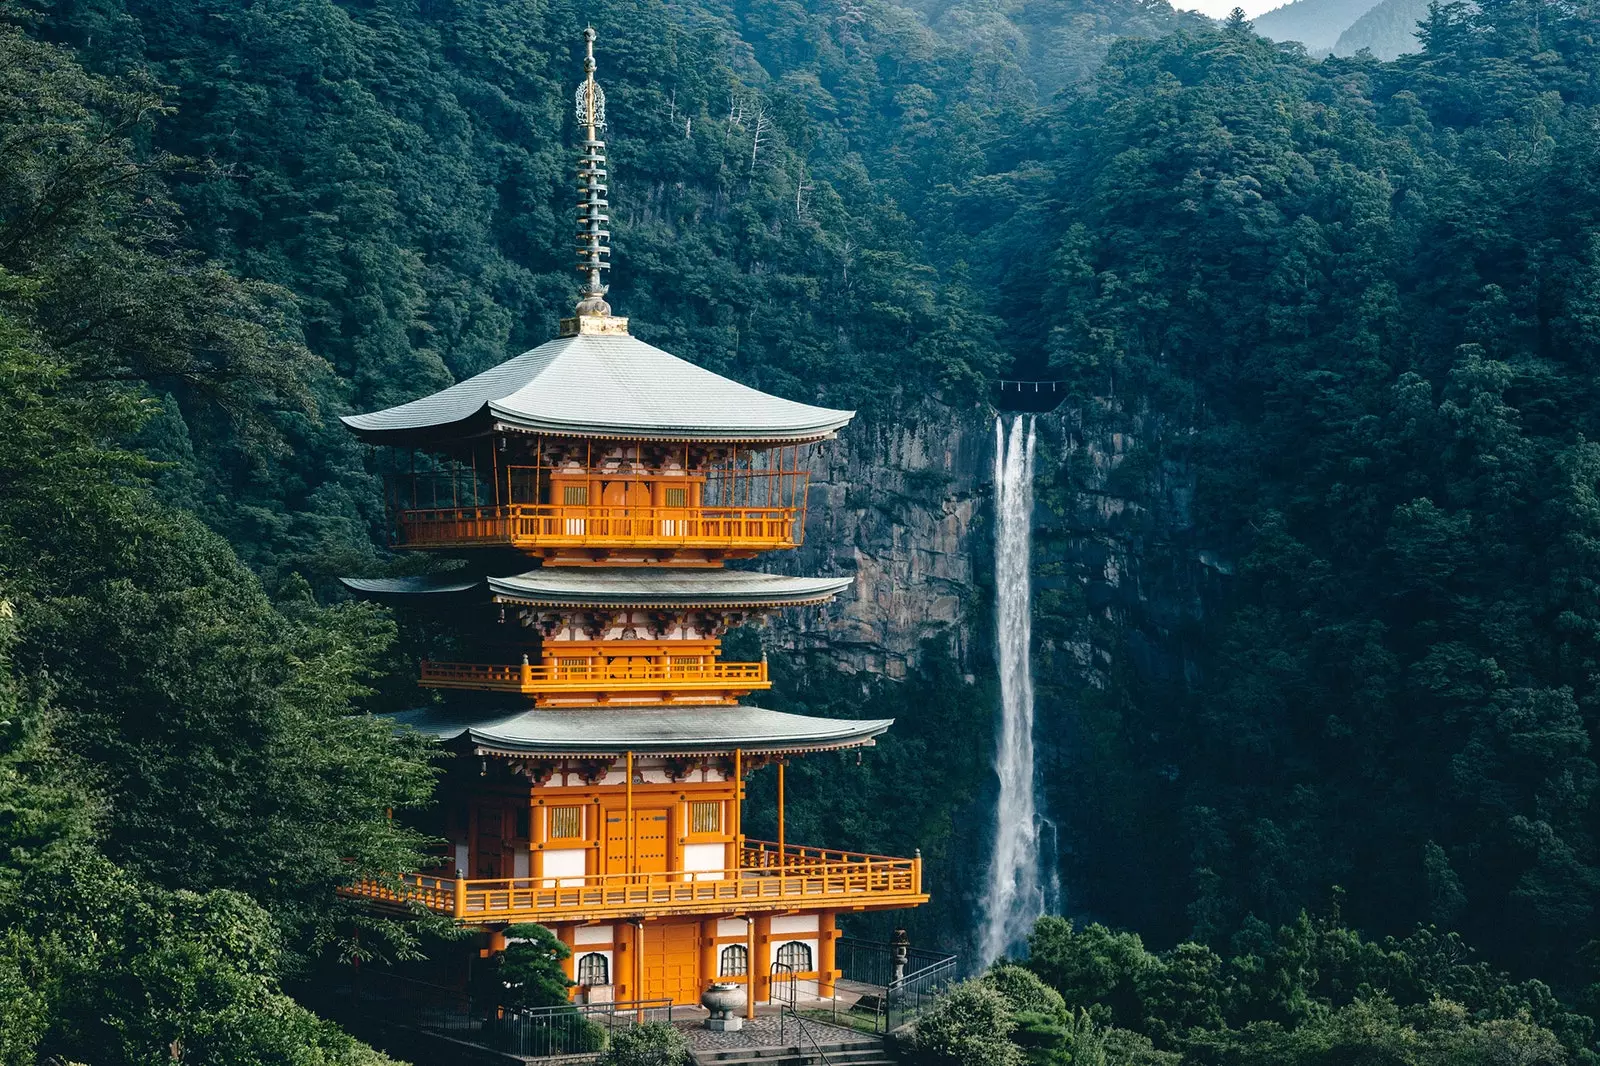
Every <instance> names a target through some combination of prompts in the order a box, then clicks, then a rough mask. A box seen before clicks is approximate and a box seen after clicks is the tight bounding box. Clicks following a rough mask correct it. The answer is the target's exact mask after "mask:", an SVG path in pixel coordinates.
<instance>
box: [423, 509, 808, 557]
mask: <svg viewBox="0 0 1600 1066" xmlns="http://www.w3.org/2000/svg"><path fill="white" fill-rule="evenodd" d="M801 511H802V508H800V507H798V506H792V507H766V506H749V507H739V506H696V507H689V506H685V507H651V506H636V507H635V506H603V505H581V504H524V503H513V504H499V505H492V504H482V505H457V506H450V507H417V508H407V509H403V510H401V511H399V513H398V514H397V515H396V518H397V519H398V533H399V543H400V544H402V545H406V546H410V547H422V546H427V545H440V546H445V545H450V544H457V543H461V542H464V541H478V542H482V541H495V542H500V543H511V544H528V545H534V546H538V545H547V546H568V545H571V546H580V547H582V546H589V547H595V546H605V545H607V544H618V543H628V544H631V543H637V542H639V541H641V540H643V541H650V542H656V543H661V544H673V545H705V546H713V547H716V546H729V547H733V546H738V545H740V544H745V543H749V542H758V543H761V544H774V545H777V544H790V543H798V537H799V533H800V531H799V529H798V528H797V523H796V519H797V518H798V516H799V515H800V513H801Z"/></svg>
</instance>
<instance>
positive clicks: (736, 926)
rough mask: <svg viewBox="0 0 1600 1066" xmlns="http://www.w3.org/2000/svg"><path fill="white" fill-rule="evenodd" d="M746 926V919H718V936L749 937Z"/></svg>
mask: <svg viewBox="0 0 1600 1066" xmlns="http://www.w3.org/2000/svg"><path fill="white" fill-rule="evenodd" d="M718 847H721V845H720V844H719V845H718ZM745 926H746V922H745V919H743V918H718V919H717V935H718V936H745V935H747V932H748V930H747V929H746V928H745Z"/></svg>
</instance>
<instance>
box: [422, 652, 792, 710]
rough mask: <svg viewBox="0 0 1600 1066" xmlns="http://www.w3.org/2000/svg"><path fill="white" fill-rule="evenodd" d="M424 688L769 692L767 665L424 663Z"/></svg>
mask: <svg viewBox="0 0 1600 1066" xmlns="http://www.w3.org/2000/svg"><path fill="white" fill-rule="evenodd" d="M421 684H422V686H423V687H424V688H451V689H472V690H477V691H482V692H515V693H521V694H523V695H528V696H541V697H551V698H553V699H558V698H559V697H561V696H573V697H579V698H581V697H583V696H584V695H586V694H593V698H592V699H591V700H588V701H585V702H602V701H603V699H604V697H605V696H608V695H609V694H612V693H617V694H634V695H638V696H650V695H653V694H660V695H663V696H667V695H672V694H686V695H694V696H700V697H703V696H706V695H711V696H720V697H723V698H726V699H734V698H737V697H738V696H741V695H745V694H748V693H750V692H754V691H756V690H757V689H766V688H771V687H772V681H771V680H770V679H769V678H768V676H767V664H766V663H765V662H759V663H720V662H709V663H672V662H655V663H639V662H631V663H624V662H611V663H608V662H605V661H603V660H600V661H593V662H590V663H571V664H530V663H522V664H521V665H502V664H498V663H440V662H427V661H425V662H423V664H422V679H421Z"/></svg>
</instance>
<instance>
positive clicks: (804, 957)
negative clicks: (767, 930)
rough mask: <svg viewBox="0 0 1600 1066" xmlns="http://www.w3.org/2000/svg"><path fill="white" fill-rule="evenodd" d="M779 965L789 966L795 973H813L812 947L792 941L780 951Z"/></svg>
mask: <svg viewBox="0 0 1600 1066" xmlns="http://www.w3.org/2000/svg"><path fill="white" fill-rule="evenodd" d="M778 965H779V966H787V967H788V968H789V969H791V970H793V971H794V972H795V973H810V972H811V945H810V944H802V943H801V942H800V941H798V940H791V941H789V942H788V943H787V944H785V945H783V946H782V947H781V948H779V949H778Z"/></svg>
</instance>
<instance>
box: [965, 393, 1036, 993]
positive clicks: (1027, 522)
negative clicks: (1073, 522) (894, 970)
mask: <svg viewBox="0 0 1600 1066" xmlns="http://www.w3.org/2000/svg"><path fill="white" fill-rule="evenodd" d="M994 432H995V458H994V482H995V512H996V515H997V519H996V524H995V525H996V528H995V549H994V554H995V599H996V601H997V608H996V617H995V630H996V645H997V647H998V656H999V660H1000V737H999V743H998V745H997V750H996V752H995V762H994V766H995V773H996V774H997V775H999V778H1000V800H999V803H998V804H997V806H996V809H995V839H994V856H993V859H992V860H991V862H990V864H989V891H988V894H987V895H986V896H985V898H984V922H983V927H982V929H981V931H980V934H979V936H980V940H979V945H978V947H979V955H980V961H981V962H982V963H983V965H985V966H987V965H988V964H989V963H991V962H993V961H994V960H995V959H997V958H999V957H1000V956H1001V955H1003V954H1005V953H1006V952H1007V951H1008V950H1010V949H1011V948H1013V947H1015V946H1018V945H1020V944H1021V943H1022V942H1023V941H1024V940H1025V939H1026V938H1027V935H1028V931H1029V930H1030V929H1031V928H1032V927H1033V922H1034V919H1036V918H1038V917H1039V915H1041V914H1043V913H1044V911H1045V905H1046V899H1045V887H1044V886H1043V885H1042V884H1041V883H1040V877H1039V865H1040V864H1039V828H1040V819H1039V814H1038V810H1037V808H1036V804H1035V802H1034V794H1033V776H1034V771H1033V674H1032V670H1031V667H1030V664H1029V661H1028V644H1029V633H1030V625H1029V598H1030V589H1029V578H1028V549H1029V539H1030V536H1031V533H1032V519H1033V419H1032V418H1029V417H1026V416H1023V415H1018V416H1016V418H1015V419H1014V420H1013V421H1012V423H1011V426H1010V430H1009V432H1008V431H1007V428H1006V425H1005V421H1004V419H996V420H995V426H994Z"/></svg>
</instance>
